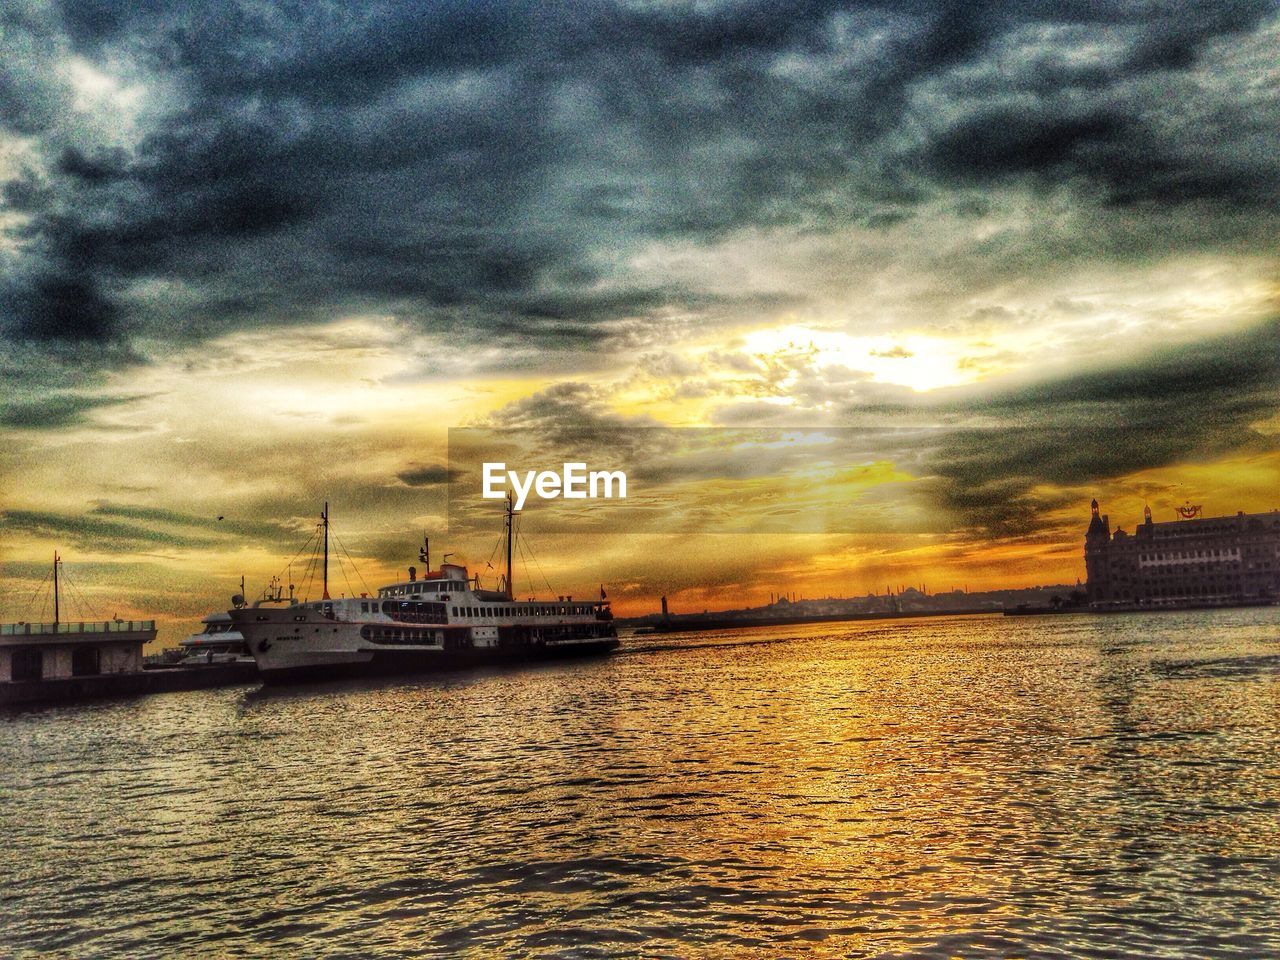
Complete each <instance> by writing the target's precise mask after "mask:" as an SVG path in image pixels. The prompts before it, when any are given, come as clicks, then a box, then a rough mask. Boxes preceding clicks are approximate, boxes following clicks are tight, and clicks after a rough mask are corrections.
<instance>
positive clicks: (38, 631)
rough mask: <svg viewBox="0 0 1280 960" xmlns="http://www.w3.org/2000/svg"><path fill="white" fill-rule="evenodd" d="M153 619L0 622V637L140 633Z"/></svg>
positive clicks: (151, 627)
mask: <svg viewBox="0 0 1280 960" xmlns="http://www.w3.org/2000/svg"><path fill="white" fill-rule="evenodd" d="M155 628H156V622H155V621H154V620H81V621H74V622H71V623H0V637H25V636H31V637H40V636H56V635H61V634H81V633H140V632H143V631H147V630H154V629H155Z"/></svg>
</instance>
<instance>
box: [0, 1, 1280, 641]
mask: <svg viewBox="0 0 1280 960" xmlns="http://www.w3.org/2000/svg"><path fill="white" fill-rule="evenodd" d="M1277 49H1280V9H1278V8H1277V5H1276V4H1275V3H1273V2H1251V0H1241V2H1228V3H1217V4H1202V3H1193V2H1189V0H1179V2H1168V3H1151V4H1131V3H1105V2H1103V3H1095V2H1090V3H1071V2H1056V3H1044V4H1041V3H1028V2H1020V3H999V2H995V3H988V4H962V3H955V4H950V3H942V2H938V0H934V2H930V0H924V2H901V3H881V4H861V5H850V4H827V3H821V2H811V3H801V4H796V5H791V6H789V7H788V8H787V9H785V10H784V9H783V8H781V7H780V6H779V5H777V4H767V3H756V2H745V0H744V2H725V3H715V2H698V3H674V2H672V3H663V2H634V3H604V2H595V3H587V4H577V3H521V2H511V3H454V2H445V3H433V4H396V3H379V4H349V5H344V4H340V3H298V4H285V3H270V2H263V3H201V4H198V5H197V4H180V5H174V4H158V3H152V2H146V0H142V2H139V0H133V2H128V3H125V2H111V0H94V2H84V3H65V4H49V3H43V2H38V0H15V2H12V3H8V4H6V6H5V8H4V11H3V13H0V377H2V378H3V379H2V380H0V383H2V384H3V386H2V387H0V575H2V577H3V579H2V581H0V620H15V619H29V618H34V617H36V616H38V614H39V606H40V601H39V599H37V600H36V602H35V604H34V606H33V605H32V604H31V603H30V601H31V598H32V597H33V595H38V592H39V591H38V587H39V584H40V581H41V578H42V577H43V576H44V573H45V570H46V568H47V566H48V561H49V559H50V558H51V554H52V551H53V549H54V548H55V547H57V548H59V549H60V550H61V551H62V552H63V554H64V556H65V558H66V563H67V569H68V572H69V573H70V575H71V576H72V578H73V582H75V583H76V584H77V586H78V587H79V588H80V590H81V591H82V592H83V594H84V596H85V599H86V600H88V601H89V604H88V609H85V608H83V607H77V606H75V605H74V604H73V606H72V612H73V613H75V614H77V615H81V616H84V617H86V618H87V617H89V616H90V615H91V614H93V613H96V614H97V615H100V616H110V615H113V614H119V615H121V616H129V615H133V616H138V615H142V614H146V615H148V616H156V617H157V618H159V619H161V620H162V621H163V622H164V624H163V632H162V638H163V639H164V640H165V641H166V642H171V641H173V640H175V639H177V637H178V636H181V635H182V634H183V633H184V632H185V631H186V630H187V629H189V628H190V627H191V626H192V625H193V623H194V621H195V620H197V619H198V618H199V616H201V615H202V614H204V613H206V612H208V611H210V610H213V609H222V608H225V607H226V605H227V599H228V598H229V596H230V594H231V593H233V592H235V591H236V590H237V589H238V581H239V577H240V576H241V575H243V576H245V578H246V581H247V584H248V589H249V591H250V592H251V593H257V592H258V591H260V590H261V589H262V587H263V586H264V585H265V583H266V581H267V579H268V578H269V577H270V576H272V575H273V574H277V573H283V572H284V568H285V564H286V562H287V561H288V560H289V558H290V557H292V556H293V555H294V554H295V553H297V551H298V550H299V549H300V548H301V547H302V546H303V544H304V542H305V541H306V539H307V538H308V536H310V534H311V531H312V528H313V526H314V523H315V520H316V518H317V515H318V513H319V511H320V506H321V503H322V502H323V501H324V500H325V499H328V500H329V501H330V503H331V505H332V509H333V514H334V523H335V527H336V529H337V531H338V533H339V534H340V535H341V537H342V538H343V542H344V544H345V546H346V547H347V548H349V550H350V553H351V554H352V555H353V556H354V557H355V559H356V561H357V566H358V568H359V570H360V575H361V576H362V577H363V580H364V582H366V583H367V584H368V585H371V586H377V585H379V584H381V583H384V582H386V581H387V580H388V579H389V578H391V577H392V576H395V575H398V573H399V571H401V570H402V569H403V568H404V567H405V566H407V565H408V564H409V563H412V562H415V558H416V551H417V546H418V544H419V541H420V539H421V536H422V534H423V531H424V530H426V531H427V532H429V533H430V535H431V537H432V543H433V550H437V549H438V550H439V551H440V553H443V551H444V550H451V551H453V552H454V554H455V558H456V559H459V560H465V561H467V562H470V563H471V564H472V565H473V566H474V567H476V568H479V569H481V570H482V571H484V570H485V563H486V561H487V560H488V558H489V557H490V555H491V552H492V547H493V543H494V540H495V539H496V537H497V535H498V531H499V523H500V521H499V517H498V515H497V513H496V512H495V515H494V519H493V523H492V529H491V530H490V531H487V532H484V533H481V532H477V531H474V530H466V531H463V530H461V529H457V530H455V531H454V533H455V534H456V536H454V537H450V536H449V535H448V531H447V529H446V520H447V517H446V490H447V488H448V481H449V479H450V476H451V473H450V470H451V467H450V463H449V457H448V449H447V440H448V430H449V428H451V427H464V426H466V427H486V428H496V429H501V430H505V431H512V432H513V433H516V434H525V435H528V436H536V437H539V438H543V439H545V441H546V449H548V450H559V449H561V448H563V449H572V448H574V446H575V443H579V442H580V441H581V439H582V437H584V436H587V437H589V438H590V439H591V450H592V451H593V455H595V456H598V457H600V458H601V459H602V460H603V459H608V460H610V461H611V462H608V463H601V464H600V466H601V467H608V468H610V469H626V470H627V471H628V473H629V475H630V476H632V477H633V484H632V492H634V493H637V494H639V495H641V497H642V498H643V497H657V498H660V499H662V500H663V501H664V502H665V504H666V505H667V508H669V509H670V510H671V511H673V515H676V514H678V515H680V516H679V517H678V518H677V519H678V522H672V521H671V520H670V517H667V519H665V520H663V521H661V522H644V521H642V520H638V519H637V518H638V517H640V513H638V512H633V513H631V514H628V513H627V510H628V509H630V510H632V511H639V510H640V509H641V506H643V504H634V503H629V504H628V505H627V506H626V508H623V507H621V506H620V507H619V509H618V511H617V512H616V513H614V514H610V513H607V512H606V513H604V514H601V516H603V517H605V518H606V520H605V525H606V526H607V525H609V524H613V528H612V532H597V533H592V534H589V535H581V534H567V533H556V532H547V533H546V535H545V536H538V537H537V538H531V544H532V546H533V548H534V549H535V550H536V551H537V557H538V561H539V563H540V567H539V568H538V569H539V570H540V571H541V573H540V574H539V576H537V577H534V578H532V579H533V582H532V583H530V584H528V589H530V590H531V589H534V588H540V591H541V592H542V593H545V592H546V587H545V582H544V577H543V576H542V574H545V580H549V581H550V583H551V584H552V586H553V587H554V592H556V593H571V594H578V595H587V594H590V593H594V591H595V590H596V589H598V585H599V584H600V583H601V582H603V583H604V584H605V585H606V587H607V588H608V589H609V591H610V595H611V597H612V598H613V599H614V601H615V606H616V608H617V609H618V611H619V612H620V613H624V614H632V613H643V612H648V611H649V610H651V609H653V608H654V607H655V606H656V603H657V597H658V596H659V595H661V594H664V593H665V594H667V595H669V596H671V597H672V598H673V605H674V606H676V607H677V608H684V609H702V608H704V607H711V608H715V607H727V606H738V605H741V604H743V603H745V602H754V601H764V600H767V598H768V595H769V594H770V593H771V592H779V591H792V590H794V591H796V592H799V593H802V594H805V595H807V596H823V595H828V594H837V595H847V594H862V593H866V592H868V591H873V590H874V591H882V590H884V589H885V588H886V587H887V586H894V587H897V586H900V585H903V584H919V583H921V582H926V583H928V584H929V585H930V587H931V588H933V589H938V590H942V589H950V588H951V587H954V586H968V587H969V588H970V589H981V588H991V587H1000V586H1017V585H1028V584H1036V583H1064V582H1070V583H1074V582H1075V580H1076V578H1077V577H1083V573H1084V571H1083V562H1082V538H1083V533H1084V528H1085V525H1086V524H1087V520H1088V510H1089V500H1090V498H1091V497H1093V496H1097V497H1098V498H1099V499H1100V500H1102V501H1103V507H1104V510H1105V511H1106V512H1108V513H1109V514H1110V516H1111V520H1112V524H1113V526H1115V525H1120V526H1125V527H1130V528H1131V527H1132V525H1133V524H1134V523H1135V522H1137V521H1139V520H1140V519H1141V516H1142V508H1143V506H1144V505H1146V504H1149V505H1150V506H1151V507H1152V509H1153V511H1155V514H1156V517H1157V519H1172V518H1173V510H1174V508H1175V507H1176V506H1178V505H1180V504H1183V503H1184V502H1186V501H1191V502H1192V503H1197V504H1203V506H1204V509H1205V512H1206V513H1207V514H1210V515H1212V514H1221V513H1234V512H1235V511H1237V510H1246V511H1255V510H1269V509H1273V508H1277V507H1280V443H1278V440H1280V270H1278V267H1280V250H1278V248H1277V243H1276V237H1277V235H1278V228H1280V133H1278V132H1277V131H1280V58H1277V55H1276V51H1277ZM661 427H683V428H710V427H716V428H730V427H732V428H744V427H769V428H788V429H790V428H794V429H796V430H801V431H808V433H805V434H804V436H807V437H812V436H814V432H815V431H823V430H826V431H830V436H832V437H837V438H840V439H838V440H837V441H834V442H833V445H832V446H831V447H830V448H829V449H828V450H827V452H826V453H825V454H823V453H820V454H817V455H815V457H814V458H813V459H806V458H804V457H801V458H797V457H796V456H794V452H793V450H792V449H791V448H786V447H784V446H780V445H772V446H770V445H767V444H762V445H761V446H760V448H759V450H755V451H752V452H751V453H750V454H749V456H748V457H747V459H748V460H749V462H750V469H749V470H744V469H737V468H734V467H733V466H732V464H730V463H728V462H727V461H724V460H720V459H717V458H715V457H709V456H697V457H693V458H688V457H685V458H681V457H675V456H668V455H667V454H666V453H664V451H663V450H662V449H659V448H656V447H655V446H654V444H653V443H647V442H643V441H642V440H641V439H639V438H644V437H654V436H659V435H661V433H662V432H661V431H657V432H655V428H661ZM609 438H616V441H617V442H616V444H615V443H613V442H611V441H610V439H609ZM530 466H532V465H530ZM547 466H558V464H557V463H553V464H547ZM593 466H595V464H593ZM761 503H768V504H770V505H772V506H770V507H769V509H775V508H777V507H778V505H781V507H783V508H785V507H786V506H787V505H788V504H791V505H792V506H794V505H795V504H796V503H803V504H804V505H805V510H804V512H803V514H802V516H803V517H804V518H806V519H804V520H803V521H797V525H796V527H795V528H794V529H788V528H786V526H785V524H783V525H781V526H779V525H777V524H775V525H773V526H768V527H767V528H765V529H767V532H759V530H760V529H761V528H759V527H754V528H752V527H751V525H750V524H745V527H746V528H748V529H746V532H743V531H742V530H738V531H736V532H728V531H730V530H731V528H733V526H734V525H733V523H732V517H733V516H734V515H735V514H734V511H743V512H748V511H751V510H753V509H755V507H754V506H753V504H756V505H758V504H761ZM533 509H536V507H535V508H533ZM601 509H612V507H602V508H601ZM781 515H785V514H781ZM781 515H779V516H781ZM795 515H797V516H800V515H801V514H795ZM219 517H222V518H223V519H218V518H219ZM726 518H727V519H726ZM815 518H817V519H815ZM828 518H829V519H828ZM532 520H533V517H532V512H531V517H530V523H531V524H532ZM722 521H724V523H725V525H724V529H720V528H719V527H718V526H717V524H719V523H721V522H722ZM437 545H438V546H437ZM531 576H532V575H531ZM518 586H519V582H518ZM339 588H340V589H345V585H344V584H343V583H341V582H339ZM356 589H364V587H356ZM521 592H522V593H524V592H527V591H526V590H521Z"/></svg>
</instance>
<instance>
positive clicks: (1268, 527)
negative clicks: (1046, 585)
mask: <svg viewBox="0 0 1280 960" xmlns="http://www.w3.org/2000/svg"><path fill="white" fill-rule="evenodd" d="M1092 511H1093V517H1092V519H1091V520H1090V522H1089V530H1088V532H1087V533H1086V534H1085V541H1084V544H1085V545H1084V560H1085V570H1086V572H1087V576H1088V588H1087V589H1088V595H1089V602H1090V603H1091V604H1093V605H1095V606H1115V605H1128V604H1136V605H1141V606H1185V605H1192V604H1194V605H1219V604H1220V605H1223V606H1229V605H1231V604H1237V603H1257V602H1266V601H1268V600H1277V601H1280V511H1272V512H1271V513H1243V512H1242V513H1237V514H1236V515H1235V516H1228V517H1202V518H1196V519H1189V520H1173V521H1170V522H1167V523H1155V522H1153V521H1152V519H1151V511H1150V509H1148V510H1147V511H1146V516H1145V519H1144V520H1143V522H1142V523H1141V524H1140V525H1139V526H1138V527H1136V528H1135V530H1134V532H1133V533H1132V534H1130V533H1126V532H1125V531H1124V530H1120V529H1117V530H1116V531H1115V532H1114V533H1113V532H1112V530H1111V522H1110V519H1109V518H1108V517H1107V516H1106V515H1105V514H1100V513H1099V510H1098V501H1097V500H1094V501H1093V504H1092Z"/></svg>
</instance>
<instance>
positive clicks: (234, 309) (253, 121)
mask: <svg viewBox="0 0 1280 960" xmlns="http://www.w3.org/2000/svg"><path fill="white" fill-rule="evenodd" d="M1274 10H1275V7H1274V4H1272V3H1262V2H1234V3H1226V4H1214V5H1203V4H1199V3H1191V2H1171V3H1164V4H1155V5H1142V6H1140V7H1134V6H1132V5H1127V4H1121V3H1114V4H1107V3H1102V4H1097V3H1088V4H1085V3H1066V4H1062V3H1054V4H1047V3H1045V4H1040V3H1025V2H1019V3H1006V4H987V5H982V6H980V7H979V6H974V5H971V4H961V3H941V2H934V3H928V2H901V3H878V4H874V3H873V4H862V5H841V4H828V3H821V2H807V3H802V4H799V5H793V6H791V7H788V8H787V9H786V10H785V11H781V10H779V9H778V8H777V7H776V6H774V5H771V4H765V3H736V4H724V5H718V6H717V5H706V6H699V7H697V8H695V9H690V8H688V7H683V6H681V7H663V6H661V5H643V6H636V7H631V6H626V5H604V4H573V3H569V4H555V5H547V4H534V3H515V2H513V3H505V4H498V3H484V4H465V3H441V4H429V5H423V4H408V3H405V4H401V5H395V4H392V5H382V6H379V7H376V8H372V7H367V6H364V5H355V4H353V5H350V6H349V7H344V6H342V5H328V6H326V5H311V4H300V5H285V4H279V5H274V6H267V5H260V6H252V7H250V6H247V5H243V4H237V3H230V2H223V3H209V4H201V5H200V6H199V7H198V8H196V7H181V6H179V7H176V8H175V7H172V6H171V5H164V4H154V3H112V2H106V0H95V2H79V3H70V4H67V5H66V6H65V7H63V8H62V9H61V12H60V13H59V12H58V11H57V10H47V11H43V12H39V13H37V12H34V11H33V10H18V11H14V12H9V13H6V14H5V15H4V16H5V22H4V39H3V41H0V43H2V44H3V46H4V51H3V52H4V56H3V58H0V64H2V65H0V71H2V72H3V75H2V76H0V106H3V111H0V116H3V117H4V124H5V127H6V128H7V130H8V131H10V132H12V133H17V134H20V135H23V136H27V137H31V138H33V141H32V142H33V143H34V144H35V159H34V160H32V161H31V162H32V163H33V164H34V165H35V167H37V168H38V169H22V170H19V171H16V172H15V173H14V174H13V176H12V178H11V179H10V181H9V183H7V184H6V185H5V186H4V196H5V201H6V207H7V208H8V209H9V210H11V211H15V212H20V213H21V214H22V216H21V217H20V218H19V220H18V221H17V225H16V226H13V227H11V228H10V229H11V232H12V233H13V234H14V236H15V238H16V239H17V241H18V244H17V246H16V247H15V248H14V250H12V251H11V252H9V253H5V254H0V257H3V259H4V261H5V263H4V267H5V269H4V271H3V273H4V277H5V279H4V281H3V284H2V285H0V311H2V312H0V332H3V333H4V334H6V335H7V336H8V337H9V338H10V339H21V340H28V341H35V342H40V343H50V344H55V343H65V342H84V341H91V342H92V341H97V342H108V341H121V340H122V339H124V338H127V337H128V336H129V335H130V334H132V333H136V332H139V331H142V332H147V333H150V334H153V335H154V334H156V333H159V334H160V335H161V336H168V337H190V336H204V335H208V334H210V333H213V332H216V331H218V330H221V329H226V328H229V327H235V326H237V325H245V324H254V323H279V322H286V321H297V320H305V319H314V318H327V317H331V316H333V315H335V314H338V313H342V312H344V311H350V310H360V309H369V310H375V311H378V312H390V313H394V314H397V315H399V316H401V317H403V318H406V319H409V320H412V321H415V322H417V323H420V324H422V325H425V326H430V327H435V328H440V327H446V326H453V327H462V328H465V329H467V330H468V331H470V334H471V335H472V336H478V335H482V333H483V334H484V335H488V334H491V333H492V332H493V331H494V330H495V329H496V330H498V331H499V332H500V333H501V334H503V335H509V336H512V337H517V338H520V339H521V340H523V341H525V342H531V343H535V344H541V345H566V346H568V347H577V348H589V347H590V346H591V345H593V344H594V343H596V342H597V341H598V340H600V339H601V338H602V337H605V336H609V335H610V332H609V330H610V325H612V324H615V323H616V322H617V321H619V320H620V319H625V318H641V319H643V318H646V317H649V316H651V315H653V314H654V312H655V311H659V310H662V309H664V308H667V307H670V306H672V305H675V306H683V307H686V308H690V309H703V308H706V307H707V304H708V302H714V297H713V296H712V295H709V294H707V293H705V292H703V291H701V290H696V289H694V290H691V289H689V288H688V286H687V284H674V283H672V284H670V285H667V284H662V283H657V284H655V283H653V282H652V280H651V279H650V280H648V281H637V278H636V277H634V276H633V275H632V273H631V269H630V268H629V267H628V266H627V258H628V256H629V254H630V253H631V252H632V251H634V250H636V249H638V248H640V247H642V246H643V245H644V244H646V243H648V242H651V241H654V240H669V239H689V240H694V241H706V240H714V239H716V238H718V237H720V236H722V235H723V234H724V233H725V232H726V231H731V230H734V229H737V228H740V227H748V226H756V225H760V226H773V225H786V226H794V227H797V228H803V229H823V228H825V227H830V226H832V225H842V224H848V223H850V222H861V223H868V224H869V223H891V222H896V221H898V220H900V219H901V218H903V217H906V216H910V213H911V210H912V208H913V207H914V206H915V205H916V204H917V203H919V202H921V201H922V200H923V199H925V198H927V197H929V196H930V195H932V194H934V193H936V192H937V191H939V190H945V189H947V187H948V185H949V184H956V183H960V184H993V183H1001V182H1005V181H1017V180H1022V179H1030V180H1032V181H1035V182H1041V183H1061V182H1068V183H1075V184H1079V185H1081V186H1082V190H1081V195H1082V197H1084V198H1085V200H1086V202H1090V201H1091V199H1092V198H1093V197H1095V196H1096V197H1098V198H1100V199H1102V200H1106V201H1110V202H1112V203H1126V204H1133V203H1148V204H1156V205H1164V206H1169V205H1174V206H1176V205H1178V204H1181V203H1184V202H1187V201H1204V200H1209V201H1218V200H1222V201H1229V202H1230V203H1233V204H1236V205H1245V206H1249V205H1253V206H1256V207H1258V208H1260V209H1265V208H1268V207H1269V205H1271V204H1274V201H1275V200H1276V188H1275V183H1276V182H1277V173H1278V172H1280V171H1277V169H1276V160H1275V152H1274V151H1268V150H1266V149H1264V148H1263V145H1264V144H1265V143H1266V142H1267V140H1268V139H1269V138H1270V136H1272V135H1273V133H1272V132H1273V131H1274V129H1275V126H1274V125H1275V123H1276V121H1277V116H1276V110H1275V103H1274V98H1271V99H1270V100H1267V101H1265V102H1255V103H1253V104H1252V105H1251V106H1250V108H1249V109H1243V108H1234V109H1233V107H1232V105H1231V103H1230V102H1229V101H1228V102H1223V100H1222V98H1221V97H1220V96H1217V95H1216V94H1214V93H1213V91H1211V90H1208V89H1206V86H1205V83H1204V81H1203V79H1202V78H1199V77H1197V76H1196V75H1195V73H1194V69H1195V67H1196V65H1197V64H1198V63H1199V62H1200V61H1201V60H1202V58H1203V57H1204V55H1205V51H1206V50H1208V49H1209V48H1210V47H1211V46H1212V45H1213V44H1215V43H1217V42H1219V41H1221V40H1224V39H1225V40H1227V41H1228V42H1233V43H1245V42H1246V41H1247V39H1248V37H1249V34H1250V32H1251V31H1255V30H1257V29H1258V28H1259V25H1260V24H1263V23H1264V21H1265V19H1266V18H1267V17H1268V16H1269V15H1271V14H1272V13H1273V12H1274ZM1099 45H1101V46H1102V47H1104V48H1105V49H1106V50H1108V51H1109V52H1108V53H1106V55H1105V56H1103V57H1102V58H1101V59H1099V58H1098V57H1094V56H1083V55H1073V54H1075V53H1079V52H1080V51H1086V52H1087V51H1088V50H1090V49H1091V48H1092V47H1096V46H1099ZM71 57H80V58H83V59H84V60H85V61H87V62H89V63H91V64H97V65H99V67H100V69H101V70H103V71H105V72H106V73H109V74H119V75H120V76H121V78H122V79H121V82H122V83H126V82H127V83H129V84H134V85H137V86H139V87H141V88H143V89H144V90H145V91H146V93H145V101H144V102H145V106H146V109H145V110H140V112H139V113H138V114H137V116H136V117H135V118H133V119H132V120H130V122H129V123H126V122H120V123H116V122H114V121H115V118H114V117H113V116H112V115H111V113H110V110H111V109H112V108H107V107H104V108H95V110H91V111H88V112H84V111H77V110H76V109H75V106H74V105H75V103H76V91H75V90H74V89H73V88H72V87H71V86H70V85H69V83H68V81H67V80H66V75H67V71H66V69H65V66H66V62H67V60H68V58H71ZM935 88H936V90H935ZM931 90H932V91H934V92H935V93H936V94H937V97H936V98H932V99H927V100H926V101H925V102H928V103H931V104H939V103H940V104H942V106H941V107H934V106H930V107H927V108H926V107H925V106H923V105H922V103H921V102H919V97H920V95H921V92H922V91H931ZM1193 107H1194V109H1192V108H1193ZM1180 108H1185V109H1180ZM130 123H134V124H136V130H134V131H133V132H132V133H129V132H128V131H129V130H130V129H131V128H130ZM1210 228H1211V225H1210V227H1207V228H1206V229H1210ZM154 281H161V287H160V289H161V291H162V292H159V293H157V292H156V289H157V288H156V284H155V283H154ZM762 296H763V297H764V298H765V299H766V300H767V299H768V298H769V297H770V296H773V297H774V298H775V302H796V300H797V298H798V297H800V296H803V294H797V293H796V292H794V291H776V292H772V293H771V292H769V291H765V292H763V293H762ZM708 297H711V301H708ZM88 356H90V357H91V356H92V354H89V355H88Z"/></svg>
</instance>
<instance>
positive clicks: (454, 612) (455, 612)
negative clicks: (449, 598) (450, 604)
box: [453, 607, 458, 617]
mask: <svg viewBox="0 0 1280 960" xmlns="http://www.w3.org/2000/svg"><path fill="white" fill-rule="evenodd" d="M453 615H454V616H455V617H456V616H457V615H458V608H457V607H454V608H453Z"/></svg>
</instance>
